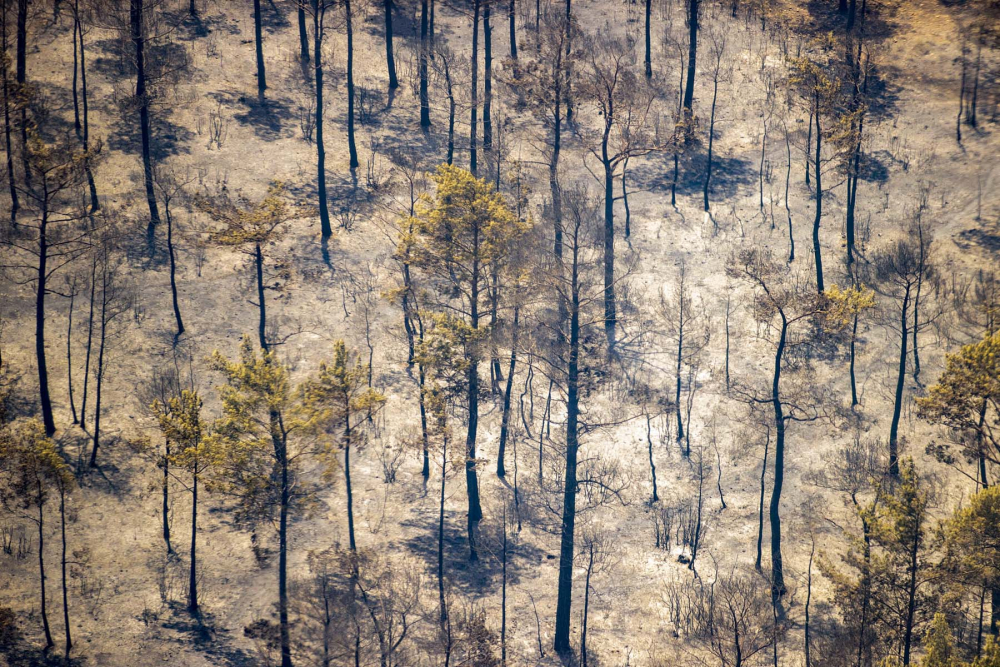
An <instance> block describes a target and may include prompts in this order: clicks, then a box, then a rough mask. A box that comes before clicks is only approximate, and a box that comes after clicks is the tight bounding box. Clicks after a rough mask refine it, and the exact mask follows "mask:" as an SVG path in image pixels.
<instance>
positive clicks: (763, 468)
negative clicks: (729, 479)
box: [753, 429, 771, 572]
mask: <svg viewBox="0 0 1000 667" xmlns="http://www.w3.org/2000/svg"><path fill="white" fill-rule="evenodd" d="M770 445H771V429H768V430H767V437H766V438H765V440H764V460H763V462H761V464H760V503H759V504H758V505H757V559H756V560H755V561H754V563H753V567H754V569H755V570H757V571H758V572H760V569H761V556H762V553H761V552H762V551H763V543H764V487H765V484H764V482H765V479H766V478H767V450H768V448H769V447H770Z"/></svg>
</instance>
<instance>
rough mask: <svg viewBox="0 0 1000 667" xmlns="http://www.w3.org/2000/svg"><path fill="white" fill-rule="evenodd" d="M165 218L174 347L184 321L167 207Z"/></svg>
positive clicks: (172, 224)
mask: <svg viewBox="0 0 1000 667" xmlns="http://www.w3.org/2000/svg"><path fill="white" fill-rule="evenodd" d="M164 214H165V215H166V218H167V255H168V257H169V258H170V297H171V303H172V305H173V308H174V320H175V321H176V322H177V333H175V334H174V345H177V341H178V340H179V339H180V337H181V335H182V334H183V333H184V320H182V319H181V306H180V302H179V301H178V298H177V258H176V257H175V256H174V219H173V216H172V215H171V214H170V208H169V206H166V207H165V210H164Z"/></svg>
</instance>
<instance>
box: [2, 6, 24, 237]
mask: <svg viewBox="0 0 1000 667" xmlns="http://www.w3.org/2000/svg"><path fill="white" fill-rule="evenodd" d="M0 20H2V21H3V25H2V26H0V40H2V42H3V43H2V46H3V52H4V53H6V52H7V16H6V13H4V15H3V17H2V18H0ZM7 70H8V68H7V67H3V68H2V72H0V73H2V76H3V79H2V81H0V82H2V85H3V91H2V93H3V136H4V148H5V149H6V153H7V186H8V188H9V190H10V220H11V222H14V221H15V220H16V219H17V211H18V209H19V208H20V202H19V201H18V198H17V186H16V183H17V180H16V175H15V174H14V147H13V142H12V141H11V138H10V95H11V86H10V81H9V78H8V76H7Z"/></svg>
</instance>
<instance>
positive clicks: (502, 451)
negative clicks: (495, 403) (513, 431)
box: [497, 306, 520, 477]
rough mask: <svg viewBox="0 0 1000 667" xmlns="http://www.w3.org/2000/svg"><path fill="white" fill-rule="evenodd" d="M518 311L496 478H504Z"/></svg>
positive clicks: (515, 358) (515, 360)
mask: <svg viewBox="0 0 1000 667" xmlns="http://www.w3.org/2000/svg"><path fill="white" fill-rule="evenodd" d="M519 314H520V309H519V308H518V307H516V306H515V307H514V323H513V330H512V333H511V341H510V364H509V365H508V366H507V386H506V388H505V389H504V392H503V417H502V418H501V420H500V445H499V446H498V448H497V477H504V476H505V475H506V474H507V470H506V468H505V467H504V454H505V452H506V448H507V433H508V430H509V427H510V394H511V391H512V390H513V388H514V369H515V366H516V364H517V333H518V332H517V328H518V315H519Z"/></svg>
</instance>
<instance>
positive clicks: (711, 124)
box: [647, 0, 763, 213]
mask: <svg viewBox="0 0 1000 667" xmlns="http://www.w3.org/2000/svg"><path fill="white" fill-rule="evenodd" d="M648 1H649V0H647V2H648ZM718 97H719V75H718V72H716V75H715V77H714V78H713V79H712V111H711V113H710V114H709V121H708V165H707V166H706V167H705V189H704V195H705V212H706V213H707V212H708V190H709V187H710V185H711V183H712V146H713V144H714V143H715V103H716V100H717V99H718ZM761 150H762V151H763V148H762V149H761Z"/></svg>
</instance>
